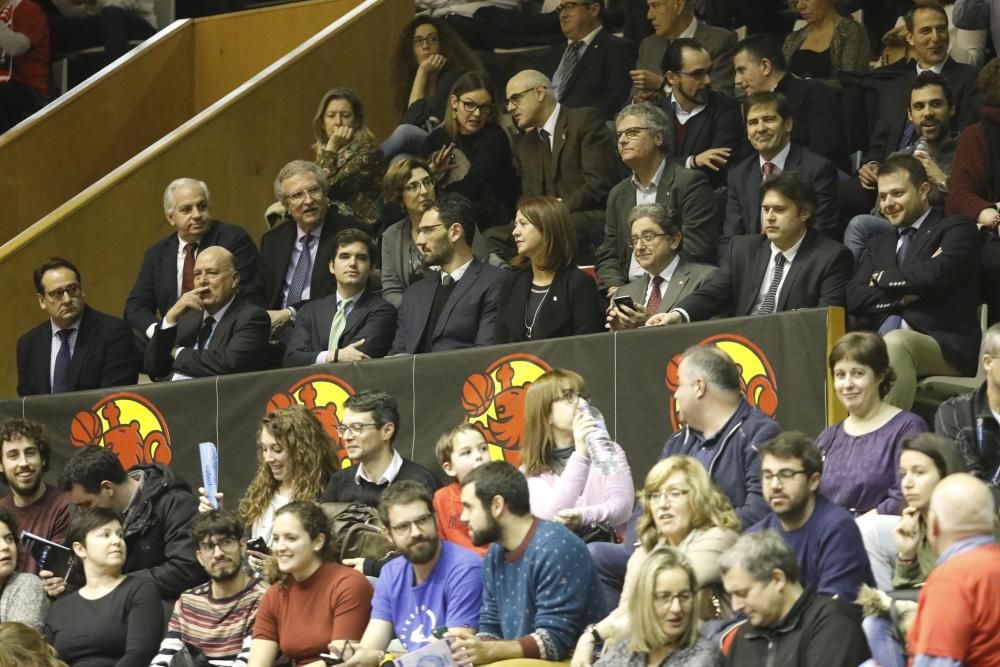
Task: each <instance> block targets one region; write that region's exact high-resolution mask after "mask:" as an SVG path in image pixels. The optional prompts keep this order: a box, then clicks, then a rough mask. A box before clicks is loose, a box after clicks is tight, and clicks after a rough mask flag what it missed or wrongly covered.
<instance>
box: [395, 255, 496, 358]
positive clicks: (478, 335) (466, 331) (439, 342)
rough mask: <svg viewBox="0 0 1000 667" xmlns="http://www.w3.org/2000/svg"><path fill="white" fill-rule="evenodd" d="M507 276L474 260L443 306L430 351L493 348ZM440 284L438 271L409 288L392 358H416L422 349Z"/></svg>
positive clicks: (401, 305) (399, 315)
mask: <svg viewBox="0 0 1000 667" xmlns="http://www.w3.org/2000/svg"><path fill="white" fill-rule="evenodd" d="M506 275H507V272H506V271H504V270H503V269H498V268H497V267H495V266H490V265H489V264H484V263H483V262H480V261H479V260H478V259H473V260H472V263H471V264H470V265H469V268H468V269H466V271H465V274H464V275H463V276H462V279H461V280H459V281H458V282H457V283H456V284H455V289H454V291H452V293H451V296H449V297H448V301H447V302H446V303H445V305H444V310H442V311H441V316H440V317H439V318H438V321H437V326H435V328H434V332H433V338H432V339H431V351H432V352H440V351H442V350H459V349H462V348H466V347H474V346H477V345H492V344H493V342H494V335H495V333H496V331H495V330H496V317H497V293H498V292H499V288H500V283H501V281H502V280H503V278H504V276H506ZM440 282H441V278H440V274H438V273H437V272H436V271H432V272H430V275H429V276H427V277H425V278H424V279H423V280H418V281H417V282H415V283H413V284H412V285H410V286H409V287H408V288H406V291H405V292H403V300H402V302H401V303H400V304H399V314H398V317H397V319H396V338H395V339H393V341H392V347H391V348H390V350H389V354H402V353H409V354H413V353H415V352H416V351H417V348H418V347H420V341H421V340H423V337H424V329H426V328H427V320H428V318H429V317H430V314H431V305H432V304H433V302H434V292H435V291H436V290H437V286H438V284H439V283H440Z"/></svg>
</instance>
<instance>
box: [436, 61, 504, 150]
mask: <svg viewBox="0 0 1000 667" xmlns="http://www.w3.org/2000/svg"><path fill="white" fill-rule="evenodd" d="M476 90H485V91H486V92H487V93H489V95H490V101H491V102H492V103H493V112H492V113H491V114H490V115H489V116H486V117H485V118H483V120H484V121H485V122H492V121H493V120H495V118H496V113H497V109H496V99H495V98H494V96H493V82H492V81H490V78H489V77H488V76H487V75H486V73H485V72H466V73H465V74H463V75H462V76H460V77H459V78H458V81H456V82H455V85H454V86H452V87H451V94H450V95H449V96H448V108H447V110H446V111H445V114H444V129H445V130H446V131H447V132H448V136H449V137H451V138H452V139H454V140H456V141H457V140H458V135H459V131H458V111H457V109H456V107H453V106H452V99H461V97H462V95H465V94H466V93H471V92H473V91H476ZM457 104H458V103H456V105H457Z"/></svg>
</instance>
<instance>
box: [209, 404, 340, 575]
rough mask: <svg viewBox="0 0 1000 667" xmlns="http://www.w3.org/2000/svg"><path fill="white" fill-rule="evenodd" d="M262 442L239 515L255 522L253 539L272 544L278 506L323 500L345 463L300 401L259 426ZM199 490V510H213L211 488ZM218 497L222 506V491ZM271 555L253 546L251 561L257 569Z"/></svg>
mask: <svg viewBox="0 0 1000 667" xmlns="http://www.w3.org/2000/svg"><path fill="white" fill-rule="evenodd" d="M257 448H258V449H257V474H256V475H255V476H254V478H253V481H251V482H250V485H249V486H248V487H247V490H246V493H244V494H243V498H241V499H240V504H239V516H240V519H241V520H242V521H243V522H244V523H245V524H246V526H247V527H248V528H249V532H248V534H249V536H250V541H251V542H257V541H258V540H259V541H262V542H263V543H264V545H265V546H267V547H270V546H271V543H272V541H273V538H274V514H275V512H277V511H278V510H279V509H281V508H282V507H284V506H285V505H287V504H288V503H290V502H292V501H294V500H312V501H315V500H318V499H319V497H320V494H321V493H323V489H324V487H325V486H326V484H327V482H328V481H329V479H330V477H331V476H332V475H333V473H334V472H336V471H337V470H339V469H340V466H339V462H338V461H337V456H336V454H335V453H334V449H333V446H332V443H331V442H330V437H329V436H328V435H327V434H326V431H324V430H323V427H322V426H321V425H320V423H319V422H318V421H317V420H316V418H315V417H314V416H313V415H312V413H311V412H310V411H309V410H308V409H307V408H305V407H302V406H300V405H293V406H290V407H287V408H282V409H280V410H274V411H272V412H268V413H267V414H265V415H264V417H263V418H262V419H261V420H260V427H259V428H258V429H257ZM199 492H200V493H201V498H200V502H199V504H198V511H199V512H209V511H211V510H212V509H213V507H212V504H211V503H210V502H209V500H208V498H207V497H206V496H205V489H199ZM215 498H216V501H217V502H218V503H219V504H220V506H221V504H222V500H223V496H222V494H221V493H216V494H215ZM241 537H242V533H241ZM266 558H267V553H265V552H262V551H260V550H259V549H256V548H253V547H250V548H249V549H247V562H248V563H249V565H250V567H251V569H252V570H254V571H255V572H260V571H261V569H262V568H263V567H264V560H265V559H266Z"/></svg>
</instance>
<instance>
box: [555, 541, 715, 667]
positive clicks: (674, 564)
mask: <svg viewBox="0 0 1000 667" xmlns="http://www.w3.org/2000/svg"><path fill="white" fill-rule="evenodd" d="M697 586H698V582H697V580H696V579H695V572H694V569H693V568H692V562H691V560H690V559H689V558H687V557H686V556H685V555H684V553H683V552H682V551H680V550H678V549H672V548H670V547H660V548H657V549H655V550H654V551H653V552H652V553H650V555H649V557H648V558H647V559H646V560H645V561H644V562H643V564H642V567H641V568H639V571H638V573H637V575H636V581H635V590H634V592H633V594H632V598H631V600H630V601H629V606H628V611H629V618H630V619H631V626H630V632H629V633H628V634H627V635H625V636H622V637H620V638H619V639H618V640H617V641H615V642H613V643H611V644H610V645H609V646H608V647H607V649H606V650H605V652H604V654H603V655H602V656H601V657H600V658H599V659H598V660H597V662H596V663H594V664H595V667H622V666H625V665H628V666H629V667H641V666H644V665H659V666H660V667H722V660H723V658H722V652H721V651H720V650H719V648H718V647H717V646H716V645H715V643H714V642H713V641H712V640H710V639H708V638H707V637H702V636H701V635H700V634H699V627H700V626H701V623H700V622H699V620H698V615H697V609H696V601H697V599H698V593H697ZM593 633H594V630H593V628H592V629H591V631H590V632H586V631H585V632H584V634H583V635H582V637H586V636H587V635H591V636H593ZM582 637H581V638H582ZM577 646H578V647H579V644H578V645H577ZM579 650H580V649H579V648H577V651H579ZM580 658H583V656H580ZM573 664H574V665H588V664H590V662H589V661H587V662H584V661H583V660H582V659H579V658H578V656H577V654H576V653H574V654H573Z"/></svg>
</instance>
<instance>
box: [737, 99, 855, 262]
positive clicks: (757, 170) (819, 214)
mask: <svg viewBox="0 0 1000 667" xmlns="http://www.w3.org/2000/svg"><path fill="white" fill-rule="evenodd" d="M743 109H744V114H745V115H746V123H747V138H749V140H750V145H751V146H753V148H754V150H755V151H756V153H754V154H753V155H751V156H750V157H748V158H747V159H746V160H744V161H742V162H740V163H739V164H736V165H734V166H733V168H732V169H731V170H730V171H729V188H728V191H727V193H726V197H727V199H726V221H725V223H723V226H722V238H721V239H720V241H719V251H720V254H722V255H723V256H724V255H725V249H726V246H727V245H728V244H729V242H730V240H731V239H732V238H733V237H734V236H738V235H740V234H756V233H759V232H760V231H761V225H760V202H761V182H762V181H763V180H764V179H765V178H766V177H767V176H768V175H769V174H775V173H779V172H782V171H795V172H798V173H799V174H801V175H802V176H804V177H805V178H807V179H808V180H809V181H810V182H811V183H812V184H813V187H814V188H815V190H816V196H817V200H818V204H817V208H816V210H815V214H814V215H813V218H812V225H813V227H815V228H816V230H817V231H820V232H822V233H823V234H824V235H825V236H828V237H830V238H832V239H837V240H839V239H840V238H842V237H843V230H842V229H841V227H840V221H839V219H838V214H837V213H838V212H837V168H836V167H835V166H834V165H833V163H831V162H830V161H829V160H827V159H826V158H824V157H821V156H819V155H817V154H815V153H813V152H812V151H810V150H809V149H808V148H803V147H802V146H798V145H796V144H794V143H791V141H790V138H791V134H792V132H793V129H794V126H795V122H794V119H793V118H792V116H791V115H790V112H789V108H788V102H787V101H786V100H785V99H784V96H783V95H780V94H775V93H753V94H751V95H750V96H749V97H747V99H746V101H745V102H744V103H743Z"/></svg>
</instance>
